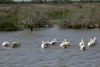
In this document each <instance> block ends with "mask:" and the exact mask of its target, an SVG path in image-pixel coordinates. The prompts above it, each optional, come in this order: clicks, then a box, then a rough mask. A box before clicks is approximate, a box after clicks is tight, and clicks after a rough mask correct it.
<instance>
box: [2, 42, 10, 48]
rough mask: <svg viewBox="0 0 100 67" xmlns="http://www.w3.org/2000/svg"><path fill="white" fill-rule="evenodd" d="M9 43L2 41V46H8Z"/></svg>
mask: <svg viewBox="0 0 100 67" xmlns="http://www.w3.org/2000/svg"><path fill="white" fill-rule="evenodd" d="M9 45H10V44H9V42H8V41H5V42H3V43H2V46H4V47H8V46H9Z"/></svg>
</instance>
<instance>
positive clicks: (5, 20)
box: [0, 7, 20, 31]
mask: <svg viewBox="0 0 100 67" xmlns="http://www.w3.org/2000/svg"><path fill="white" fill-rule="evenodd" d="M18 10H19V7H12V8H10V9H6V10H4V11H2V10H1V11H0V13H2V15H1V16H0V31H16V30H19V29H20V26H19V23H18Z"/></svg>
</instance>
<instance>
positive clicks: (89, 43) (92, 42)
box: [87, 39, 94, 47]
mask: <svg viewBox="0 0 100 67" xmlns="http://www.w3.org/2000/svg"><path fill="white" fill-rule="evenodd" d="M87 46H88V47H92V46H94V41H93V39H90V41H89V42H88V44H87Z"/></svg>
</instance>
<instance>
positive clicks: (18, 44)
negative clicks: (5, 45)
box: [11, 41, 20, 48]
mask: <svg viewBox="0 0 100 67" xmlns="http://www.w3.org/2000/svg"><path fill="white" fill-rule="evenodd" d="M19 46H20V41H18V42H13V43H12V45H11V47H13V48H16V47H19Z"/></svg>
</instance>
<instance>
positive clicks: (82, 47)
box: [79, 39, 86, 51]
mask: <svg viewBox="0 0 100 67" xmlns="http://www.w3.org/2000/svg"><path fill="white" fill-rule="evenodd" d="M79 47H80V50H82V51H84V50H86V47H85V44H84V41H83V39H81V42H80V43H79Z"/></svg>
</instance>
